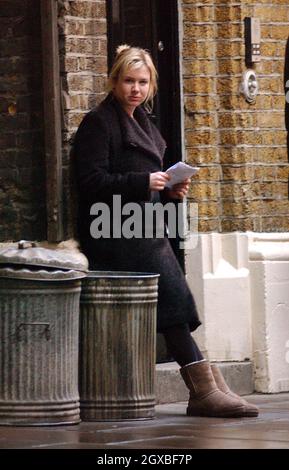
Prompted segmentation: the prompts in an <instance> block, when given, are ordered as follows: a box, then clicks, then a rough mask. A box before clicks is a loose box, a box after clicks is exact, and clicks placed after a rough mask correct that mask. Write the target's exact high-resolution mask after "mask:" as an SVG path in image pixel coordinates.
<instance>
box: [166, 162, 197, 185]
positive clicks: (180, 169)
mask: <svg viewBox="0 0 289 470" xmlns="http://www.w3.org/2000/svg"><path fill="white" fill-rule="evenodd" d="M198 171H199V168H197V167H194V166H190V165H187V164H186V163H184V162H178V163H175V165H173V166H170V167H169V168H168V169H167V170H166V173H168V174H169V175H170V177H171V179H170V181H168V182H167V183H166V185H165V187H166V188H168V189H171V188H172V187H173V186H174V184H177V183H181V182H182V181H184V180H185V179H186V178H190V177H191V176H193V175H195V174H196V173H197V172H198Z"/></svg>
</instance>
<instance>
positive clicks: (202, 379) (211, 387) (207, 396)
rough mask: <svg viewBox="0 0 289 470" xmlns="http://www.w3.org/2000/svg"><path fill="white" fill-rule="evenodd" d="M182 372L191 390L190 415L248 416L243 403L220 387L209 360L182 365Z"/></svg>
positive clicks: (188, 411) (188, 410)
mask: <svg viewBox="0 0 289 470" xmlns="http://www.w3.org/2000/svg"><path fill="white" fill-rule="evenodd" d="M180 372H181V375H182V377H183V379H184V381H185V384H186V386H187V387H188V389H189V390H190V399H189V403H188V407H187V415H188V416H214V417H218V418H230V417H241V416H247V415H246V407H245V405H244V404H243V403H240V401H239V400H237V399H236V398H233V397H231V396H229V395H226V394H225V393H223V392H221V391H220V390H219V389H218V387H217V385H216V382H215V379H214V376H213V373H212V370H211V367H210V364H209V362H208V361H200V362H194V363H192V364H189V365H187V366H184V367H182V368H181V369H180Z"/></svg>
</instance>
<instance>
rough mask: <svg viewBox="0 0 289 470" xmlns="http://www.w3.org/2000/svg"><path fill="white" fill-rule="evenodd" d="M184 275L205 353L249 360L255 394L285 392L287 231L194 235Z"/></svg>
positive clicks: (288, 379)
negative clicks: (251, 362) (199, 322)
mask: <svg viewBox="0 0 289 470" xmlns="http://www.w3.org/2000/svg"><path fill="white" fill-rule="evenodd" d="M186 272H187V280H188V283H189V286H190V287H191V290H192V292H193V294H194V297H195V300H196V303H197V306H198V310H199V314H200V317H201V320H202V322H203V324H202V326H201V327H200V328H199V329H198V330H197V332H194V334H193V335H194V337H195V339H196V340H197V342H198V344H199V346H200V348H201V350H202V351H203V352H204V354H205V355H206V356H207V357H208V358H209V359H210V360H213V361H243V360H245V359H250V360H252V361H253V364H254V374H255V389H256V390H257V391H259V392H263V393H278V392H282V391H289V233H285V234H284V233H283V234H282V233H279V234H278V233H276V234H265V233H264V234H257V233H251V232H247V233H238V232H234V233H230V234H216V233H213V234H199V238H198V244H197V247H196V248H195V249H192V250H187V251H186Z"/></svg>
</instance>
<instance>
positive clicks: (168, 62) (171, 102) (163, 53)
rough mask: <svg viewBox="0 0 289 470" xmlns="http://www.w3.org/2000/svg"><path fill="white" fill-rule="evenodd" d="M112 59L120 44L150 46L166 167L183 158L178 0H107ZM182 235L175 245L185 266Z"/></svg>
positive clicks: (179, 258)
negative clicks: (156, 72) (165, 146)
mask: <svg viewBox="0 0 289 470" xmlns="http://www.w3.org/2000/svg"><path fill="white" fill-rule="evenodd" d="M107 18H108V61H109V67H110V66H111V64H112V61H113V58H114V54H115V50H116V47H117V46H118V45H119V44H129V45H131V46H139V47H143V48H145V49H148V50H149V51H150V52H151V54H152V57H153V59H154V63H155V64H156V67H157V70H158V73H159V92H158V94H157V96H156V98H155V104H154V110H153V117H152V118H153V120H154V122H155V123H156V125H157V126H158V128H159V129H160V131H161V133H162V135H163V137H164V138H165V140H166V142H167V146H168V148H167V152H166V155H165V162H164V166H165V168H168V167H169V166H170V165H172V164H174V163H176V162H177V161H179V160H181V118H180V78H179V34H178V2H177V0H142V1H139V0H107ZM179 241H180V240H179V239H176V240H171V244H172V247H173V249H174V251H175V254H176V256H177V258H178V260H179V262H180V264H181V266H182V267H183V266H184V258H183V250H179V249H178V246H179Z"/></svg>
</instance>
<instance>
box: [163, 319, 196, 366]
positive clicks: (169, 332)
mask: <svg viewBox="0 0 289 470" xmlns="http://www.w3.org/2000/svg"><path fill="white" fill-rule="evenodd" d="M162 333H163V335H164V338H165V342H166V346H167V349H168V352H169V353H170V354H171V355H172V356H173V358H174V359H175V361H177V363H178V364H179V365H180V366H181V367H183V366H185V365H187V364H190V363H191V362H196V361H201V360H202V359H204V357H203V355H202V353H201V351H200V350H199V348H198V346H197V343H196V342H195V340H194V339H193V337H192V335H191V332H190V329H189V325H188V324H187V323H184V324H182V325H176V326H173V327H171V328H167V329H166V330H164V331H163V332H162Z"/></svg>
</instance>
